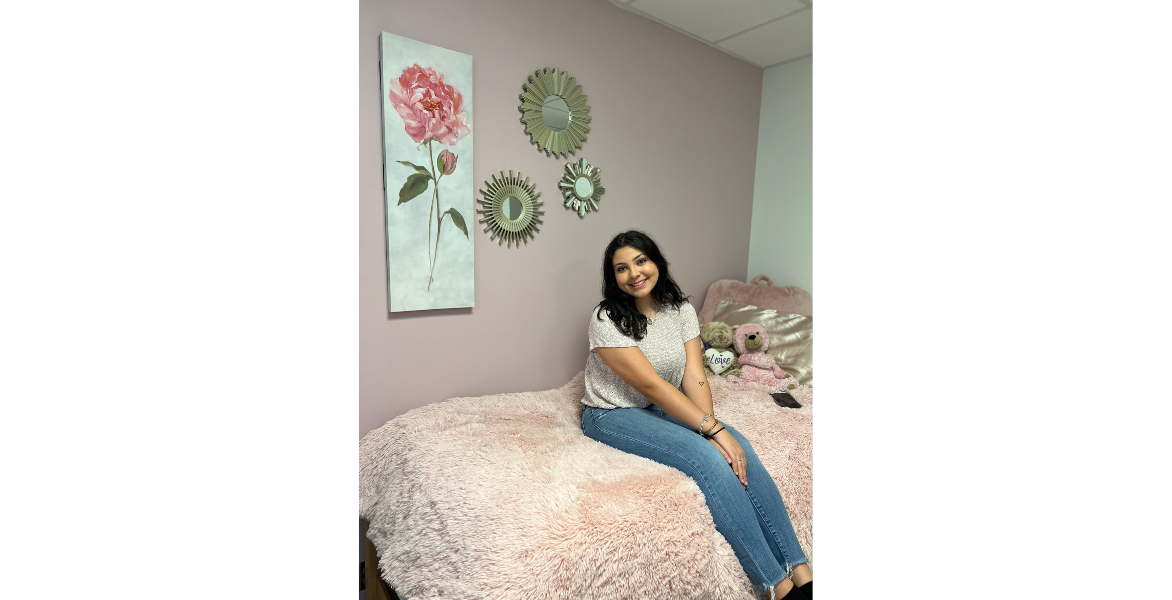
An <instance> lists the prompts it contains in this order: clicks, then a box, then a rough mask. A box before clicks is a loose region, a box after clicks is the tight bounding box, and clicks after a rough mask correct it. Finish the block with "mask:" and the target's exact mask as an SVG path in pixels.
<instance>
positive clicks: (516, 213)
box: [501, 196, 525, 221]
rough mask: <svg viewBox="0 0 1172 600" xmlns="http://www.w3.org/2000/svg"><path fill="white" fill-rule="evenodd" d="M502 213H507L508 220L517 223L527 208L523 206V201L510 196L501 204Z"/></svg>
mask: <svg viewBox="0 0 1172 600" xmlns="http://www.w3.org/2000/svg"><path fill="white" fill-rule="evenodd" d="M501 212H503V213H505V218H506V219H508V220H510V221H516V220H517V219H520V218H521V213H523V212H525V208H524V207H523V206H521V201H520V200H518V199H517V197H516V196H509V197H508V198H505V201H504V202H502V203H501Z"/></svg>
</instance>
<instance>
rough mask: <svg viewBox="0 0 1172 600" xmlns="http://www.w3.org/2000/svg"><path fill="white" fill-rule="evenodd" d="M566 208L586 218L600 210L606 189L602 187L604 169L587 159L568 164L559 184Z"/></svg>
mask: <svg viewBox="0 0 1172 600" xmlns="http://www.w3.org/2000/svg"><path fill="white" fill-rule="evenodd" d="M558 188H560V189H561V191H562V197H563V198H565V199H566V208H568V209H570V210H572V211H574V212H576V213H578V216H579V217H585V216H586V213H587V212H589V211H595V210H598V201H599V200H600V199H601V197H602V194H603V192H605V191H606V188H604V187H602V169H599V168H598V167H595V166H593V165H591V164H590V163H589V162H586V159H585V158H581V159H578V162H576V163H566V172H565V173H564V174H563V175H562V180H561V181H559V182H558Z"/></svg>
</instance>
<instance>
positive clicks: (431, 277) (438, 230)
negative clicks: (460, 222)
mask: <svg viewBox="0 0 1172 600" xmlns="http://www.w3.org/2000/svg"><path fill="white" fill-rule="evenodd" d="M436 205H437V206H436V210H439V206H438V205H439V201H438V200H437V201H436ZM445 214H447V213H440V216H439V223H436V226H435V258H436V260H435V261H433V262H432V263H431V274H430V275H428V276H427V291H429V292H430V291H431V280H432V279H433V278H434V277H435V263H436V262H439V234H440V227H439V226H440V223H443V222H444V215H445Z"/></svg>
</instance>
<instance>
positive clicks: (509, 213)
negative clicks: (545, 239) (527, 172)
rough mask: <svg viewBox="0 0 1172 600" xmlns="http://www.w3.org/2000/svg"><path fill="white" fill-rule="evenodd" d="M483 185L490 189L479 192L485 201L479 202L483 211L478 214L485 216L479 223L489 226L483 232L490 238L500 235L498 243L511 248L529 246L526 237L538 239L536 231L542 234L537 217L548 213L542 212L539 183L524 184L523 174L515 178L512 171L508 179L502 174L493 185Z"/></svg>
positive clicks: (494, 176)
mask: <svg viewBox="0 0 1172 600" xmlns="http://www.w3.org/2000/svg"><path fill="white" fill-rule="evenodd" d="M484 185H485V186H487V187H488V190H480V193H481V194H482V195H484V200H477V202H479V203H480V204H481V205H482V206H484V208H483V209H477V210H476V212H478V213H480V214H482V215H484V218H483V219H481V220H480V222H481V223H487V224H486V225H485V226H484V231H485V233H488V234H489V236H490V237H489V239H493V240H495V239H497V236H500V239H499V240H497V244H498V245H499V244H503V243H505V242H506V241H507V242H508V243H509V247H512V245H513V244H517V247H518V248H520V247H521V242H525V245H529V240H528V239H526V238H536V236H537V232H538V231H541V230H540V229H539V228H538V227H537V224H538V223H541V222H542V221H541V219H540V218H538V217H539V216H540V215H544V214H545V211H543V210H541V206H542V205H543V204H545V203H544V202H541V201H539V200H538V198H539V197H541V193H540V192H538V191H537V184H532V183H529V178H528V177H526V178H525V181H521V173H520V172H518V173H517V175H516V176H514V175H513V172H512V171H509V175H508V176H507V177H506V176H505V172H504V171H501V178H500V179H497V178H496V175H493V176H492V183H489V182H488V181H485V182H484Z"/></svg>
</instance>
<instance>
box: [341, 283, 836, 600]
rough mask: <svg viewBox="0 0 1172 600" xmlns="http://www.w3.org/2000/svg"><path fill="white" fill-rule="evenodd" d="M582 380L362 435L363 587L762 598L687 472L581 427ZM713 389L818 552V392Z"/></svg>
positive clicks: (750, 386) (437, 410) (432, 409)
mask: <svg viewBox="0 0 1172 600" xmlns="http://www.w3.org/2000/svg"><path fill="white" fill-rule="evenodd" d="M733 284H736V285H733ZM747 285H749V284H744V283H740V282H731V281H728V280H722V281H718V282H716V283H714V284H713V285H712V286H710V288H709V293H708V294H707V295H706V297H705V302H704V308H702V309H701V311H700V316H701V322H704V321H705V311H706V310H707V309H708V308H709V303H710V302H711V303H712V305H713V306H715V304H716V302H717V301H719V300H720V299H723V298H736V299H740V300H745V299H746V298H745V297H743V296H741V295H740V291H744V289H743V288H739V287H737V286H747ZM760 287H765V286H760ZM783 289H784V290H786V294H788V296H787V297H788V298H789V299H790V300H792V302H790V300H786V302H789V304H788V305H785V306H784V307H783V308H782V310H789V309H790V308H793V307H795V306H797V305H798V304H800V303H801V302H807V306H805V307H804V308H805V309H806V310H807V312H809V307H808V299H809V295H808V294H805V293H804V292H801V290H798V289H797V288H779V289H778V290H783ZM738 290H740V291H738ZM778 290H775V292H776V291H778ZM795 290H796V291H795ZM714 292H715V293H714ZM799 292H800V293H799ZM757 301H759V302H761V303H762V304H767V303H769V302H773V300H771V299H768V298H766V299H761V298H758V299H757ZM782 304H785V303H784V302H783V303H782ZM799 308H802V307H799ZM712 314H713V313H712V311H708V312H707V318H708V319H709V320H710V319H711V315H712ZM799 314H800V313H799ZM583 380H584V374H583V373H582V372H579V373H578V374H577V375H576V376H575V377H574V378H573V379H571V380H570V381H569V382H567V383H566V384H565V385H563V386H561V387H559V388H557V389H552V390H546V391H541V392H521V393H509V394H495V395H489V396H482V397H474V398H453V399H450V400H447V401H444V402H439V403H435V404H431V405H428V406H423V407H420V408H416V409H414V410H411V411H409V412H407V413H405V414H403V415H400V416H398V417H396V418H394V419H392V420H390V421H388V422H387V423H386V424H384V425H383V426H382V427H380V428H378V429H375V430H373V431H371V432H369V433H368V434H367V435H366V436H364V437H363V438H362V440H361V441H360V443H359V466H360V476H359V477H360V479H359V516H360V517H361V518H362V519H364V520H366V521H367V522H368V527H367V538H368V540H369V544H368V557H367V560H366V565H367V566H366V570H367V573H368V583H367V586H366V587H367V594H368V599H370V600H374V599H376V598H379V597H380V594H386V593H388V590H387V589H386V588H382V587H381V586H382V584H383V583H384V582H385V583H386V584H389V587H390V588H393V591H391V592H389V593H393V594H397V595H398V597H400V598H403V600H431V599H438V598H492V599H502V600H507V599H531V598H550V599H555V598H565V599H570V598H573V599H580V598H593V599H599V600H604V599H605V600H620V599H629V598H652V597H681V598H720V599H734V600H736V599H740V600H752V599H754V598H756V597H757V596H756V593H755V591H754V589H753V586H752V584H751V583H750V581H749V579H748V578H747V577H746V576H745V574H744V571H743V570H742V569H741V566H740V563H739V562H738V561H737V559H736V556H735V555H734V554H733V551H732V548H731V547H730V546H729V545H728V542H726V541H725V539H724V537H723V536H722V535H721V534H720V533H719V532H717V531H716V528H715V526H714V525H713V522H712V517H711V515H710V514H709V513H708V509H707V507H706V505H705V503H704V498H703V495H702V494H701V492H700V489H699V488H698V487H697V486H696V484H695V482H693V481H692V480H691V479H690V478H688V477H686V476H685V475H683V473H681V472H679V471H677V470H675V469H672V468H671V467H667V466H665V465H661V464H659V463H656V462H654V461H651V460H648V459H645V458H642V457H638V456H634V455H629V454H626V453H623V452H621V451H618V450H615V449H614V448H610V447H609V446H606V445H604V444H601V443H599V442H596V441H594V440H591V439H589V438H587V437H586V436H585V435H583V434H582V429H581V415H582V408H583V406H582V403H581V398H582V396H583V395H584V381H583ZM711 388H712V397H713V406H714V409H715V412H716V414H717V415H719V416H720V418H721V420H723V421H726V422H728V423H730V424H732V425H733V426H734V427H736V428H737V429H738V430H739V431H740V432H742V433H743V434H744V435H745V436H746V437H747V438H748V439H749V440H750V442H751V443H752V444H753V447H754V448H755V449H756V451H757V454H758V456H759V457H760V458H761V460H762V462H763V463H764V464H765V466H766V468H768V470H769V472H770V474H771V475H772V476H773V478H774V481H775V482H776V483H777V486H778V488H779V489H780V490H781V493H782V497H783V498H784V500H785V503H786V506H787V508H788V510H789V513H790V517H791V519H792V520H793V524H794V529H795V531H796V532H797V536H798V540H799V542H800V543H801V545H802V548H803V550H805V552H806V555H807V556H808V557H809V558H810V560H811V564H813V560H814V553H813V550H814V548H813V515H812V508H811V500H812V491H813V489H812V488H813V486H812V447H811V444H812V420H813V390H812V389H811V388H810V387H807V386H798V387H796V388H794V389H793V390H792V391H791V393H792V395H793V397H794V398H795V399H796V400H797V401H798V402H800V403H801V404H802V408H800V409H791V408H781V407H779V406H778V405H777V404H776V403H775V402H774V399H773V398H772V397H771V396H770V394H769V392H770V390H769V389H768V388H766V387H765V386H763V385H760V384H756V383H731V382H728V381H725V380H724V379H721V378H719V377H714V378H712V379H711ZM375 565H377V568H375ZM379 575H381V581H379V580H378V579H377V578H376V577H377V576H379ZM372 583H374V584H375V585H372Z"/></svg>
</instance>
